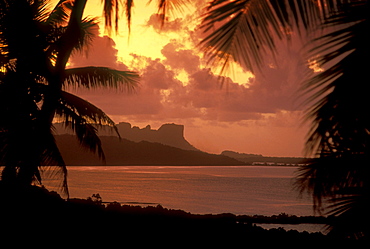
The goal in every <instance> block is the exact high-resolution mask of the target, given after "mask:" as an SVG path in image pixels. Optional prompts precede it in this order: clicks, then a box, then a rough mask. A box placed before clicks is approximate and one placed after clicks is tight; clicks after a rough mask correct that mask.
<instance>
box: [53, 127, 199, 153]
mask: <svg viewBox="0 0 370 249" xmlns="http://www.w3.org/2000/svg"><path fill="white" fill-rule="evenodd" d="M54 126H55V128H56V131H57V132H56V133H57V134H58V135H63V134H70V135H71V134H73V133H72V131H71V130H68V129H65V128H64V127H63V125H62V124H54ZM117 129H118V131H119V134H120V136H121V138H123V139H127V140H130V141H133V142H141V141H147V142H152V143H160V144H163V145H168V146H172V147H175V148H179V149H182V150H193V151H199V150H198V149H196V148H195V147H194V146H192V145H191V144H190V143H189V142H188V141H187V140H186V139H185V137H184V126H183V125H178V124H163V125H162V126H161V127H159V129H158V130H155V129H152V128H151V126H150V125H147V126H146V127H145V128H139V127H137V126H131V124H130V123H126V122H121V123H119V124H118V125H117ZM115 135H116V134H115V133H114V132H113V131H112V129H105V128H103V129H99V136H115Z"/></svg>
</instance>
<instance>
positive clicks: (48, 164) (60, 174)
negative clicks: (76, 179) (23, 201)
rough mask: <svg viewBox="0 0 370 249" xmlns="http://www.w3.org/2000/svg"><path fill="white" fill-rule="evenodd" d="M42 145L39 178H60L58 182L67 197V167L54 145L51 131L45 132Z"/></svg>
mask: <svg viewBox="0 0 370 249" xmlns="http://www.w3.org/2000/svg"><path fill="white" fill-rule="evenodd" d="M44 138H45V139H44V140H43V141H42V146H43V147H44V150H43V151H42V152H41V153H40V166H39V169H40V171H41V172H40V180H39V182H40V183H41V178H47V179H62V180H61V183H60V184H58V185H59V187H60V188H61V190H62V193H64V194H65V195H66V196H67V197H69V191H68V184H67V167H66V165H65V162H64V160H63V157H62V155H61V154H60V151H59V149H58V146H57V145H56V142H55V138H54V136H53V135H52V133H51V132H47V133H45V136H44Z"/></svg>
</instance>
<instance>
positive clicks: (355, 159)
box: [201, 0, 370, 238]
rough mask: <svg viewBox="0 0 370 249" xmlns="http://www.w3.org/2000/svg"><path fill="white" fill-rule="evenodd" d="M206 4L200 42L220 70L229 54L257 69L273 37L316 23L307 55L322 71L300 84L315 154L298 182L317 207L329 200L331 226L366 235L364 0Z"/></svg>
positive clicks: (310, 145) (310, 150)
mask: <svg viewBox="0 0 370 249" xmlns="http://www.w3.org/2000/svg"><path fill="white" fill-rule="evenodd" d="M207 10H208V11H207V13H206V14H205V15H204V17H203V24H202V28H203V29H204V30H205V32H206V34H207V36H206V38H205V39H204V40H203V41H202V43H201V45H202V46H203V48H204V50H205V52H206V55H208V57H209V58H210V61H211V62H214V63H216V64H218V63H224V67H223V70H224V69H225V68H227V66H229V64H230V63H229V62H230V61H235V62H237V63H239V64H240V65H241V66H243V67H244V68H247V69H249V70H252V71H254V70H256V69H257V70H258V69H259V68H260V66H261V65H262V63H263V56H264V55H265V54H266V53H273V54H274V53H275V52H276V51H275V50H276V47H275V41H276V39H286V40H290V38H291V33H292V32H296V33H299V34H302V35H303V34H304V35H306V36H309V35H310V34H312V33H313V32H312V31H317V30H321V31H320V32H321V35H320V37H318V38H316V39H313V40H312V41H310V42H311V43H312V44H313V48H312V49H311V50H310V51H309V52H308V58H315V60H316V62H317V63H318V65H320V66H321V67H325V70H323V71H322V72H320V73H318V74H315V75H313V76H311V77H310V79H309V80H308V81H306V82H305V83H304V85H303V87H302V88H303V92H304V95H305V96H306V98H307V101H306V104H308V105H309V106H310V107H309V108H308V110H307V112H306V117H307V120H308V121H309V122H311V123H312V128H311V130H310V132H309V134H308V138H307V142H306V148H307V154H308V155H315V159H314V160H313V161H312V163H311V164H310V165H308V166H306V167H301V169H300V173H299V175H298V178H297V186H298V187H299V188H300V189H301V191H305V190H308V191H311V192H312V195H313V198H314V207H315V209H316V210H319V211H320V210H322V209H323V204H322V200H329V201H330V202H332V205H329V206H327V207H326V209H327V210H329V213H330V212H331V213H332V214H335V215H339V216H340V217H341V218H342V222H339V223H336V224H335V229H333V230H332V231H333V233H334V232H337V233H341V234H342V235H343V236H354V237H357V238H359V237H362V236H369V228H368V227H369V226H368V224H366V223H367V222H368V220H369V212H368V209H369V208H368V207H369V206H368V205H369V203H370V202H369V193H370V191H369V185H368V184H369V167H368V165H369V141H370V135H369V130H370V122H369V121H370V118H369V114H368V110H369V108H370V102H369V98H368V96H367V94H368V92H369V90H370V89H369V84H367V82H366V81H368V78H369V76H368V74H367V63H366V61H367V60H368V58H369V45H368V44H370V41H369V37H370V36H369V35H368V31H369V30H370V27H369V20H368V18H369V16H370V13H369V2H368V1H367V0H359V1H341V0H320V1H319V0H312V1H306V0H291V1H290V0H282V1H279V0H270V1H267V0H266V1H265V0H264V1H260V0H235V1H223V0H215V1H211V2H210V3H209V6H208V9H207ZM316 33H317V32H316Z"/></svg>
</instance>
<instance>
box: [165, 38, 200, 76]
mask: <svg viewBox="0 0 370 249" xmlns="http://www.w3.org/2000/svg"><path fill="white" fill-rule="evenodd" d="M161 53H162V54H163V55H164V56H165V57H166V59H165V60H164V61H163V63H164V64H166V65H169V66H170V67H171V68H172V69H184V70H185V71H186V72H187V73H189V74H191V73H194V72H196V71H197V70H198V69H199V66H200V57H199V55H196V54H194V50H190V49H184V46H183V45H181V44H180V43H179V42H177V41H176V40H171V41H170V42H169V43H168V44H167V45H165V46H164V47H163V49H162V50H161Z"/></svg>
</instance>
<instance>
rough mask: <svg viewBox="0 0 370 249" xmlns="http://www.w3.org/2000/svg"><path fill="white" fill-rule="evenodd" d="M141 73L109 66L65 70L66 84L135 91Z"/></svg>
mask: <svg viewBox="0 0 370 249" xmlns="http://www.w3.org/2000/svg"><path fill="white" fill-rule="evenodd" d="M138 81H139V75H138V74H137V73H136V72H131V71H119V70H114V69H110V68H107V67H82V68H73V69H67V70H65V81H64V84H65V85H69V86H76V87H85V88H88V89H90V88H97V87H103V88H115V89H119V90H126V91H128V92H131V91H133V90H134V89H135V88H136V87H137V86H138Z"/></svg>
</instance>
